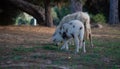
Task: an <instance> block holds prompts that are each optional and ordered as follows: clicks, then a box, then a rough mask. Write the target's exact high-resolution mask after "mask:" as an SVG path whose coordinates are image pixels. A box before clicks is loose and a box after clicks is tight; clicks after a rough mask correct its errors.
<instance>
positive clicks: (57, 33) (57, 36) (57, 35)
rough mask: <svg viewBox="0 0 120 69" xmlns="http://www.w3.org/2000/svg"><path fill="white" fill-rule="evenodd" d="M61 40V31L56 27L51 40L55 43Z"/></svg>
mask: <svg viewBox="0 0 120 69" xmlns="http://www.w3.org/2000/svg"><path fill="white" fill-rule="evenodd" d="M62 40H63V38H62V35H61V32H60V30H59V29H57V30H56V31H55V33H54V34H53V36H52V41H53V42H54V43H56V44H57V43H59V42H61V41H62Z"/></svg>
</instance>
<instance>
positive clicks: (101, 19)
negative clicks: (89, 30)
mask: <svg viewBox="0 0 120 69" xmlns="http://www.w3.org/2000/svg"><path fill="white" fill-rule="evenodd" d="M91 19H92V20H93V21H94V22H95V23H106V18H105V16H104V15H103V14H101V13H99V14H96V15H91Z"/></svg>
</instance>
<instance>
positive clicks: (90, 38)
mask: <svg viewBox="0 0 120 69" xmlns="http://www.w3.org/2000/svg"><path fill="white" fill-rule="evenodd" d="M89 40H90V45H91V47H93V42H92V34H91V33H90V34H89Z"/></svg>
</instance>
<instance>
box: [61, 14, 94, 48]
mask: <svg viewBox="0 0 120 69" xmlns="http://www.w3.org/2000/svg"><path fill="white" fill-rule="evenodd" d="M71 20H80V21H81V22H82V23H83V24H84V26H85V38H86V39H87V40H90V45H91V46H92V47H93V42H92V33H91V27H90V17H89V15H88V13H86V12H76V13H73V14H68V15H66V16H65V17H63V19H62V20H61V21H60V23H59V25H62V24H64V23H68V22H69V21H71Z"/></svg>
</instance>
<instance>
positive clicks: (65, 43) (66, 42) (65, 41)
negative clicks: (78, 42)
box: [61, 40, 69, 50]
mask: <svg viewBox="0 0 120 69" xmlns="http://www.w3.org/2000/svg"><path fill="white" fill-rule="evenodd" d="M65 48H66V50H69V47H68V40H64V44H63V46H62V47H61V50H63V49H65Z"/></svg>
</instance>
